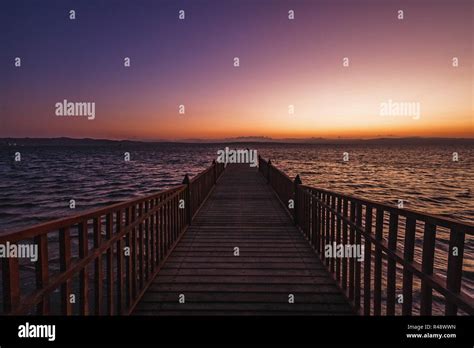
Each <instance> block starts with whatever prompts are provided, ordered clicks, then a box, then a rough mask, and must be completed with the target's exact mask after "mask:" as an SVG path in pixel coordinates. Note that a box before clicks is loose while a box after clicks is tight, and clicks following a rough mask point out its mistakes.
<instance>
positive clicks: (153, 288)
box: [134, 164, 353, 315]
mask: <svg viewBox="0 0 474 348" xmlns="http://www.w3.org/2000/svg"><path fill="white" fill-rule="evenodd" d="M235 248H238V249H235ZM236 253H237V254H236ZM236 255H238V256H236ZM181 294H182V295H184V298H183V299H184V300H185V303H180V302H179V296H180V295H181ZM292 297H293V299H291V298H292ZM289 302H294V303H289ZM351 313H353V311H352V308H351V307H350V306H349V303H348V301H347V300H346V299H345V297H344V296H343V294H342V292H341V291H340V290H339V288H338V287H337V286H336V283H335V281H334V280H333V279H332V278H331V276H330V275H329V273H328V271H327V270H326V268H325V267H324V266H323V264H322V263H321V261H320V260H319V259H318V258H316V257H315V254H314V251H313V250H312V249H311V247H310V245H309V244H308V242H307V241H306V240H305V238H304V237H303V235H302V234H301V233H299V231H298V230H297V228H296V226H295V225H294V224H293V222H292V219H291V217H290V215H288V214H287V213H286V211H285V208H284V207H283V206H282V204H281V202H280V201H279V200H278V199H276V196H275V193H274V192H273V190H272V189H271V187H270V186H269V185H268V184H267V183H266V180H265V178H264V177H263V176H262V175H261V174H260V173H259V172H258V171H257V169H256V168H251V167H249V165H248V164H246V165H230V166H229V167H228V169H227V170H226V171H225V172H224V174H223V175H222V177H221V178H220V180H219V181H218V183H217V185H216V187H215V189H214V190H213V192H212V193H211V195H210V197H209V198H208V199H207V201H206V202H205V203H204V205H203V207H202V208H201V210H200V211H199V212H198V214H197V216H196V217H195V218H194V220H193V222H192V225H191V226H190V227H189V228H188V230H187V231H186V233H185V235H184V236H183V237H182V239H181V241H180V242H179V243H178V245H177V246H176V248H175V249H174V251H173V253H172V254H171V256H170V257H169V259H168V261H167V262H166V264H165V265H164V266H163V269H162V270H161V271H160V273H159V275H158V277H156V278H155V280H154V281H153V282H152V283H151V285H150V287H149V288H148V290H147V292H146V293H145V295H144V296H143V298H142V299H141V301H140V302H139V303H138V305H137V307H136V309H135V311H134V314H138V315H210V314H217V315H219V314H223V315H226V314H231V315H237V314H251V315H264V314H281V315H287V314H321V315H323V314H325V315H338V314H351Z"/></svg>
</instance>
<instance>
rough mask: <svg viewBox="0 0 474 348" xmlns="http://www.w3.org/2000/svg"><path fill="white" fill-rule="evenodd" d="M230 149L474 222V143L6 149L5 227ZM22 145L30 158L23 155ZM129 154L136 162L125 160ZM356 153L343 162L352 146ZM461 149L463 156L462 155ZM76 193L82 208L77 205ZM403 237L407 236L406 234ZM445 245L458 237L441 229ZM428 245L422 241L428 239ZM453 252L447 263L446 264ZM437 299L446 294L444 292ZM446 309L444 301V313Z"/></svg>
mask: <svg viewBox="0 0 474 348" xmlns="http://www.w3.org/2000/svg"><path fill="white" fill-rule="evenodd" d="M225 146H230V147H234V148H250V149H257V150H258V153H259V154H260V155H261V156H263V157H264V158H269V157H270V158H271V159H272V162H273V164H274V165H276V166H277V167H279V168H280V169H282V170H283V171H285V172H286V173H288V174H289V175H290V176H291V177H294V176H295V175H296V174H300V175H301V178H302V181H303V183H305V184H307V185H312V186H316V187H321V188H327V189H330V190H334V191H337V192H341V193H348V194H351V195H355V196H360V197H364V198H368V199H371V200H375V201H380V202H385V203H389V204H394V205H396V204H397V202H398V200H403V202H404V206H405V207H407V208H410V209H415V210H419V211H422V212H426V213H431V214H438V215H443V216H449V217H453V218H457V219H460V220H462V221H465V222H471V223H474V199H473V196H474V173H473V165H474V146H473V145H472V143H471V144H464V145H370V146H368V145H296V144H291V145H290V144H235V145H219V144H127V145H121V146H117V145H101V146H62V147H56V146H54V147H53V146H35V147H33V146H3V147H0V178H1V180H0V231H5V230H11V229H18V228H21V227H24V226H29V225H32V224H35V223H39V222H44V221H47V220H51V219H54V218H59V217H64V216H67V215H71V214H75V213H78V212H80V211H83V210H86V209H90V208H95V207H99V206H104V205H108V204H111V203H115V202H120V201H124V200H127V199H130V198H133V197H137V196H140V195H144V194H151V193H154V192H157V191H159V190H161V189H164V188H167V187H170V186H172V185H174V184H179V183H181V181H182V180H183V177H184V174H186V173H189V174H190V175H195V174H197V173H199V172H200V171H202V170H203V169H205V168H206V167H208V166H209V165H210V163H211V162H212V160H213V159H215V158H216V152H217V150H218V149H223V148H224V147H225ZM15 152H20V154H21V162H14V161H13V158H14V154H15ZM125 152H129V153H130V156H131V160H130V162H126V161H125V160H124V153H125ZM344 152H347V153H348V154H349V160H348V161H347V162H344V161H343V153H344ZM454 152H456V153H458V155H459V160H458V161H457V162H455V161H453V160H452V156H453V153H454ZM71 199H74V200H75V202H76V208H75V209H70V207H69V201H70V200H71ZM400 238H403V236H401V237H400ZM438 238H439V239H440V243H441V244H442V246H446V245H447V238H448V234H447V233H443V232H442V231H441V232H440V234H439V235H438ZM418 242H420V241H418ZM473 257H474V241H473V238H472V237H469V236H468V237H467V240H466V250H465V262H464V277H465V282H464V285H463V287H464V289H465V291H468V292H470V293H471V294H472V293H473V292H474V261H473ZM445 262H446V259H443V258H442V259H441V260H438V267H439V268H440V269H441V268H443V267H444V268H445V267H446V266H445ZM435 296H436V294H435ZM438 310H441V308H438V307H436V305H435V310H434V311H435V312H437V311H438Z"/></svg>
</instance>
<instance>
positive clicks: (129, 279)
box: [0, 162, 224, 315]
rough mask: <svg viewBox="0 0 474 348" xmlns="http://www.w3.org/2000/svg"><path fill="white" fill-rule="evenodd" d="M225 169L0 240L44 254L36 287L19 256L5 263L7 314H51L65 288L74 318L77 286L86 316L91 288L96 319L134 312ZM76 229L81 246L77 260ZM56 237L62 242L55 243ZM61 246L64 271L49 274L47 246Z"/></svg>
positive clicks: (64, 302) (65, 307) (63, 302)
mask: <svg viewBox="0 0 474 348" xmlns="http://www.w3.org/2000/svg"><path fill="white" fill-rule="evenodd" d="M223 171H224V167H223V165H221V164H217V163H215V162H213V163H212V165H211V166H210V167H208V168H207V169H205V170H203V171H202V172H201V173H199V174H198V175H196V176H195V177H194V178H193V179H191V180H190V179H189V177H188V175H186V176H185V180H184V182H183V184H179V185H176V186H174V187H171V188H169V189H166V190H162V191H159V192H157V193H154V194H151V195H146V196H142V197H138V198H134V199H131V200H128V201H125V202H119V203H115V204H112V205H108V206H105V207H100V208H95V209H91V210H87V211H84V212H82V213H79V214H76V215H73V216H69V217H65V218H61V219H55V220H53V221H49V222H45V223H40V224H37V225H34V226H32V227H27V228H24V229H20V230H17V231H11V232H4V233H2V234H0V243H2V242H10V243H15V242H20V241H33V243H35V244H36V245H37V247H38V249H39V252H38V255H37V256H38V258H37V260H36V262H35V263H34V267H33V268H34V272H35V276H36V284H34V285H33V284H30V283H25V284H22V283H21V281H20V279H21V277H20V273H21V272H22V271H25V270H26V269H22V268H20V262H19V261H18V258H16V257H11V258H10V257H9V258H4V259H3V260H2V262H1V264H0V266H1V269H2V272H1V275H2V278H1V281H2V282H1V283H2V287H3V294H2V295H3V309H4V313H5V314H13V315H19V314H25V313H30V311H31V310H34V309H35V307H36V313H38V314H49V313H50V300H51V298H53V297H54V296H53V292H54V291H55V290H60V301H59V304H60V308H59V310H60V313H61V314H66V315H70V314H73V313H74V310H73V307H72V304H71V302H70V299H69V296H70V295H71V294H72V293H73V289H72V284H73V282H74V281H75V280H76V281H77V280H78V281H79V285H78V291H79V293H78V296H79V300H78V302H77V303H78V305H79V308H78V309H77V310H78V311H79V312H80V314H83V315H87V314H89V312H91V306H90V304H89V296H90V295H92V292H91V290H94V291H93V295H94V306H93V307H92V312H93V313H95V314H96V315H101V314H103V312H104V309H105V308H107V313H108V314H109V315H113V314H115V313H119V314H130V313H131V311H132V310H133V309H134V308H135V306H136V305H137V303H138V301H139V300H140V298H141V296H142V295H143V294H144V292H145V291H146V289H147V288H148V286H149V285H150V284H151V282H152V281H153V278H154V277H155V276H156V274H158V272H159V270H160V269H161V267H162V265H163V264H164V262H165V261H166V259H167V258H168V256H169V255H170V254H171V252H172V251H173V250H174V247H175V246H176V245H177V243H178V242H179V240H180V239H181V237H182V235H183V233H184V231H185V230H186V229H187V227H188V226H189V225H190V224H191V221H192V216H193V214H195V213H196V211H197V210H199V208H200V207H201V206H202V204H203V203H204V202H205V200H206V198H207V197H208V196H209V194H210V192H211V191H212V189H213V187H214V185H215V184H216V183H217V180H218V178H219V177H220V175H221V174H222V172H223ZM73 231H76V232H77V235H76V238H77V241H78V245H77V252H76V251H75V252H74V255H73V252H72V246H73V242H72V237H71V236H72V234H71V233H72V232H73ZM53 235H54V236H55V237H56V236H58V237H56V238H49V237H50V236H53ZM91 239H93V240H91ZM91 242H93V243H92V244H93V246H92V247H91ZM55 243H59V247H58V249H57V250H56V251H57V254H58V256H57V257H58V259H57V261H58V262H59V272H54V274H50V273H51V270H50V269H49V264H50V261H51V259H50V255H51V254H50V253H49V252H48V245H49V244H53V245H54V244H55ZM125 249H128V255H125ZM104 263H105V266H106V267H105V271H104V268H103V265H104ZM91 266H92V268H93V271H92V272H91V273H90V274H91V275H92V276H93V281H91V279H89V278H90V277H89V272H90V268H91ZM104 276H105V277H104ZM104 295H105V296H104ZM105 301H107V302H105ZM105 305H106V306H105Z"/></svg>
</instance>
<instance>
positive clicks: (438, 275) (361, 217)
mask: <svg viewBox="0 0 474 348" xmlns="http://www.w3.org/2000/svg"><path fill="white" fill-rule="evenodd" d="M259 170H260V171H261V173H262V175H264V176H265V178H267V180H268V182H269V184H270V185H271V186H272V188H273V189H274V191H275V192H276V194H277V195H278V197H279V198H280V200H281V201H282V203H283V204H284V206H285V207H286V208H287V209H288V211H289V212H290V213H291V214H292V216H293V219H294V221H295V224H296V225H297V226H299V227H300V229H301V231H302V233H303V234H304V236H305V237H306V238H307V240H308V241H309V243H310V244H311V246H312V247H313V248H314V250H315V251H316V252H317V253H318V255H319V257H320V258H321V260H322V261H323V262H324V264H325V265H326V267H327V269H328V270H329V271H330V272H331V273H332V275H333V277H334V279H335V280H336V282H337V284H338V285H339V287H340V288H341V289H342V290H343V291H344V293H345V294H346V296H347V298H348V299H349V300H350V302H351V304H352V305H353V307H354V309H355V310H356V311H357V312H358V313H360V314H364V315H381V314H382V311H383V312H384V314H386V315H396V314H401V315H413V314H420V315H431V314H432V313H433V297H434V296H436V297H437V298H438V299H439V300H440V301H442V302H443V304H444V314H445V315H456V314H458V313H459V314H469V315H473V314H474V299H473V298H472V296H470V295H468V294H467V292H466V291H464V290H463V287H462V285H463V279H464V278H463V262H464V245H465V239H466V236H467V237H469V238H471V240H472V238H473V236H474V225H473V224H469V223H462V222H460V221H456V220H453V219H449V218H445V217H440V216H434V215H429V214H424V213H421V212H417V211H413V210H409V209H402V208H398V207H395V206H391V205H388V204H382V203H378V202H373V201H370V200H366V199H361V198H357V197H353V196H350V195H345V194H339V193H335V192H331V191H328V190H323V189H318V188H314V187H309V186H305V185H302V184H301V180H300V178H299V176H297V177H296V178H295V180H294V181H293V180H291V179H290V178H289V177H288V176H287V175H286V174H285V173H283V172H282V171H280V170H279V169H277V168H275V167H274V166H273V165H272V164H271V162H270V160H269V161H266V160H264V159H262V158H259ZM441 234H442V235H444V236H445V238H443V239H440V238H437V235H438V236H439V235H441ZM446 240H447V241H446ZM345 245H351V246H364V248H363V262H361V261H360V259H358V258H356V257H350V258H349V257H347V255H343V254H342V256H346V257H334V256H337V255H336V254H335V253H330V254H328V255H327V254H326V251H327V250H328V249H329V250H332V249H335V250H337V248H340V249H339V250H342V249H341V248H343V246H345ZM328 246H330V247H328ZM351 250H353V251H355V249H354V248H352V249H351ZM359 250H362V249H359ZM446 260H447V261H446ZM468 261H469V262H470V263H471V265H470V266H471V267H472V261H473V260H468ZM435 314H437V313H435ZM438 314H443V313H438Z"/></svg>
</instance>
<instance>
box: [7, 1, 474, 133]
mask: <svg viewBox="0 0 474 348" xmlns="http://www.w3.org/2000/svg"><path fill="white" fill-rule="evenodd" d="M472 4H473V2H472V1H470V0H442V1H439V0H410V1H386V0H373V1H358V0H351V1H349V0H347V1H342V0H331V1H317V0H302V1H298V0H291V1H290V0H286V1H278V0H260V1H259V0H253V1H249V0H238V1H236V0H225V1H218V0H212V1H211V0H192V1H159V0H156V1H151V0H149V1H145V0H135V1H131V0H128V1H112V0H109V1H97V0H87V1H85V0H83V1H78V0H76V1H66V0H60V1H59V0H58V1H48V0H38V1H32V0H30V1H21V0H13V1H10V0H2V3H1V8H0V137H58V136H68V137H92V138H110V139H148V140H151V139H183V138H222V137H234V136H270V137H275V138H278V137H378V136H453V137H473V136H474V119H473V118H474V107H473V66H472V64H473V51H472V47H473V34H472V33H473V32H474V28H473V24H472V16H473V5H472ZM70 9H74V10H76V16H77V18H76V20H73V21H71V20H69V17H68V16H69V10H70ZM179 9H184V10H185V11H186V19H185V20H184V21H181V20H179V19H178V10H179ZM289 9H293V10H294V11H295V17H296V18H295V20H293V21H289V20H288V19H287V15H288V10H289ZM398 9H403V10H404V11H405V19H404V20H403V21H399V20H398V19H397V10H398ZM15 57H21V58H22V67H21V68H16V67H14V58H15ZM124 57H130V58H131V67H130V68H125V67H124V66H123V59H124ZM234 57H239V58H240V63H241V66H240V67H239V68H234V67H233V58H234ZM343 57H349V58H350V67H349V68H344V67H342V58H343ZM452 57H458V58H459V64H460V66H459V67H458V68H453V67H452V66H451V59H452ZM63 99H67V100H69V101H78V102H79V101H89V102H95V103H96V118H95V120H92V121H90V120H87V118H70V117H57V116H55V103H57V102H59V101H62V100H63ZM389 99H392V100H393V101H415V102H420V103H421V118H420V119H419V120H414V119H413V118H411V117H407V116H392V117H387V116H385V117H384V116H380V115H379V107H380V103H381V102H385V101H387V100H389ZM179 104H184V105H185V106H186V114H185V115H179V113H178V105H179ZM290 104H293V105H294V106H295V114H294V115H289V114H288V105H290Z"/></svg>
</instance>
